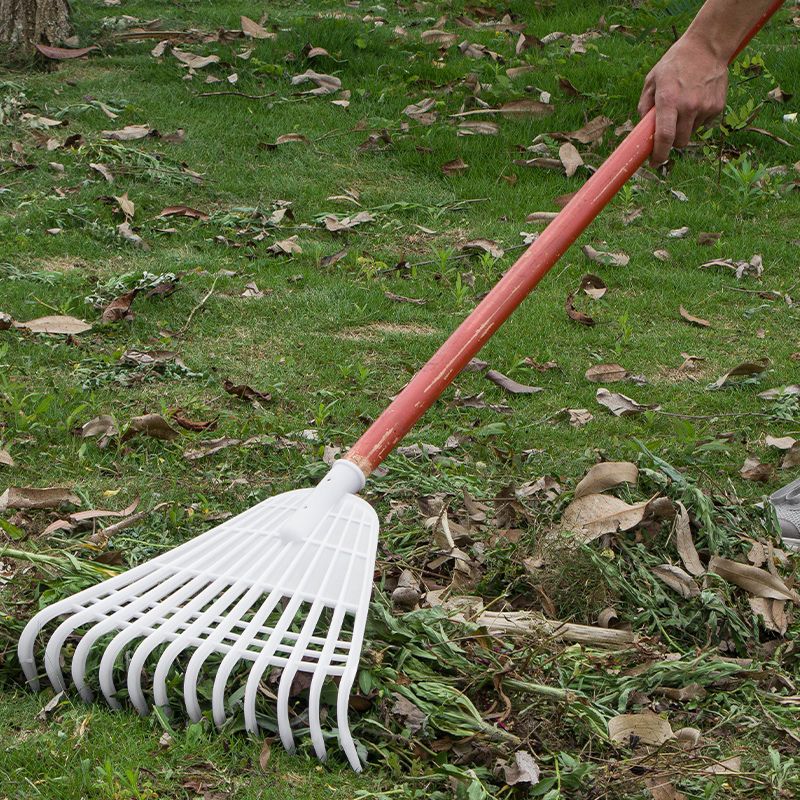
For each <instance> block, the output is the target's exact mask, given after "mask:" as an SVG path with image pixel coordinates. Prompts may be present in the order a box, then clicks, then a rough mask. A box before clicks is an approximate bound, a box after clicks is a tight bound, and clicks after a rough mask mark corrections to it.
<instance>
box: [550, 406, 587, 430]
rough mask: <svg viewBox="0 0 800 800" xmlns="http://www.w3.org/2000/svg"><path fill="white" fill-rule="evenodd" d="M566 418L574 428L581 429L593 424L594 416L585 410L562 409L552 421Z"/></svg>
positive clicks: (554, 415)
mask: <svg viewBox="0 0 800 800" xmlns="http://www.w3.org/2000/svg"><path fill="white" fill-rule="evenodd" d="M563 418H565V419H566V420H567V421H568V422H569V424H570V425H572V427H573V428H580V427H581V426H582V425H586V423H587V422H591V421H592V420H593V419H594V416H593V415H592V414H591V413H590V412H589V411H588V410H587V409H585V408H562V409H561V410H560V411H557V412H556V413H555V414H553V416H552V419H563Z"/></svg>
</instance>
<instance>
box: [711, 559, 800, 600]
mask: <svg viewBox="0 0 800 800" xmlns="http://www.w3.org/2000/svg"><path fill="white" fill-rule="evenodd" d="M708 571H709V572H713V573H714V574H715V575H719V576H720V578H723V579H724V580H726V581H728V582H729V583H734V584H736V585H737V586H739V587H741V588H742V589H744V590H745V591H747V592H749V593H750V594H752V595H755V596H756V597H766V598H771V599H772V600H791V601H792V602H793V603H800V595H798V594H797V592H796V591H794V589H790V588H789V587H788V586H787V585H786V584H785V583H784V582H783V581H782V580H781V579H780V578H779V577H778V576H777V575H773V574H772V573H770V572H767V571H766V570H765V569H759V568H758V567H753V566H751V565H750V564H741V563H739V562H738V561H730V560H729V559H727V558H720V557H719V556H714V558H712V559H711V561H710V562H709V564H708Z"/></svg>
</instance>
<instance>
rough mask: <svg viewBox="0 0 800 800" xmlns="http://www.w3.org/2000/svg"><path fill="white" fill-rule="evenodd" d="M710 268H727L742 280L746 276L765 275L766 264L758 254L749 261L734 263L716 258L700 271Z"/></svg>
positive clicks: (706, 263) (701, 266) (703, 265)
mask: <svg viewBox="0 0 800 800" xmlns="http://www.w3.org/2000/svg"><path fill="white" fill-rule="evenodd" d="M709 267H727V268H728V269H731V270H733V272H734V273H735V275H736V279H737V280H741V279H742V278H743V277H744V276H745V275H751V276H752V277H754V278H759V277H761V275H762V274H763V273H764V262H763V260H762V258H761V256H760V255H758V254H757V253H756V255H754V256H753V257H752V258H751V259H750V260H749V261H734V260H733V259H732V258H716V259H713V260H712V261H706V262H705V263H704V264H701V265H700V269H708V268H709Z"/></svg>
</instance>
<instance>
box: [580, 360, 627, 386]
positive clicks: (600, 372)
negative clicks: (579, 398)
mask: <svg viewBox="0 0 800 800" xmlns="http://www.w3.org/2000/svg"><path fill="white" fill-rule="evenodd" d="M628 375H629V373H628V370H626V369H625V367H621V366H620V365H619V364H595V365H594V366H593V367H589V369H587V370H586V373H585V375H584V377H585V378H586V380H587V381H592V382H593V383H605V382H606V381H608V382H609V383H614V382H616V381H624V380H625V379H626V378H627V377H628Z"/></svg>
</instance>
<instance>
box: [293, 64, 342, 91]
mask: <svg viewBox="0 0 800 800" xmlns="http://www.w3.org/2000/svg"><path fill="white" fill-rule="evenodd" d="M307 81H311V82H312V83H314V84H316V87H317V88H316V89H310V90H309V91H307V92H303V94H312V95H325V94H334V93H335V92H338V91H339V89H341V88H342V81H341V80H340V79H339V78H337V77H336V76H334V75H324V74H322V73H320V72H314V70H313V69H307V70H306V71H305V72H303V73H301V74H300V75H295V76H294V77H293V78H292V80H291V84H292V86H297V85H299V84H301V83H306V82H307Z"/></svg>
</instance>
